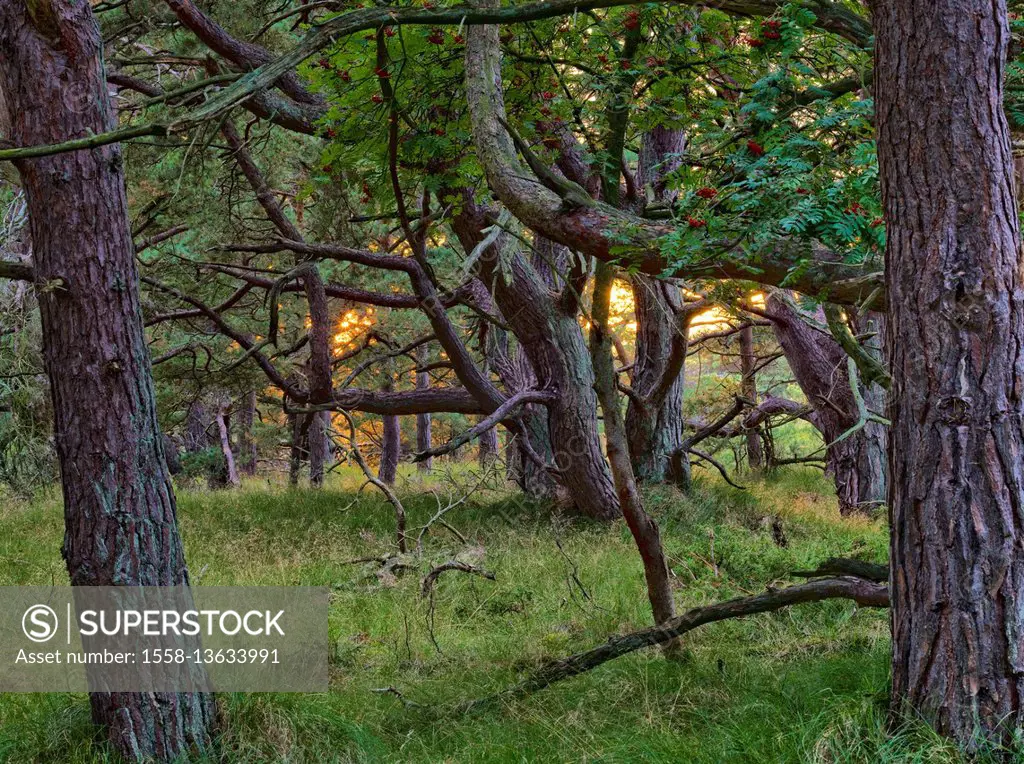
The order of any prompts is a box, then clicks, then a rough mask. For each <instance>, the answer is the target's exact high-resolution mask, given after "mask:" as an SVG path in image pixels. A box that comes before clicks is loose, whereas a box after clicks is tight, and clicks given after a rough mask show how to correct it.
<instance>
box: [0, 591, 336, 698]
mask: <svg viewBox="0 0 1024 764" xmlns="http://www.w3.org/2000/svg"><path fill="white" fill-rule="evenodd" d="M328 596H329V594H328V590H327V588H326V587H305V586H272V587H257V586H230V587H229V586H194V587H181V586H169V587H155V586H153V587H148V586H144V587H126V586H77V587H70V586H63V587H61V586H55V587H41V586H6V587H0V692H85V691H89V692H219V691H223V692H325V691H326V690H327V679H328V677H327V640H328V637H327V604H328Z"/></svg>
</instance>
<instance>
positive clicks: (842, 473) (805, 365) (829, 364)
mask: <svg viewBox="0 0 1024 764" xmlns="http://www.w3.org/2000/svg"><path fill="white" fill-rule="evenodd" d="M766 310H767V312H768V313H769V314H770V315H771V317H772V326H773V328H774V330H775V336H776V338H777V339H778V341H779V344H780V345H781V346H782V351H783V352H784V353H785V355H786V361H787V362H788V363H789V367H790V369H792V371H793V376H794V377H795V378H796V381H797V384H798V385H800V389H801V390H803V393H804V395H805V396H806V397H807V402H808V403H809V404H810V405H811V406H812V407H813V408H814V410H815V413H816V417H815V420H814V421H815V424H816V425H817V427H818V430H820V432H821V435H822V438H823V439H824V440H825V444H826V445H827V446H828V448H827V449H826V451H825V463H826V468H827V470H828V473H829V474H830V475H831V476H832V478H833V480H834V481H835V484H836V495H837V497H838V498H839V511H840V512H841V513H842V514H843V515H849V514H855V513H870V512H871V511H872V510H874V509H877V508H878V507H879V506H880V505H881V504H883V503H884V502H885V473H884V471H882V470H880V469H879V468H880V467H881V463H880V461H879V459H878V452H877V449H878V440H877V432H875V431H873V430H869V429H867V428H864V429H862V430H860V431H859V432H857V433H855V434H853V435H851V436H849V437H847V438H845V439H844V440H842V441H840V442H836V441H839V438H840V436H842V435H843V434H845V433H846V432H848V431H849V430H850V429H851V428H853V426H854V425H855V424H857V422H858V420H859V418H860V416H859V412H858V411H857V404H856V401H855V399H854V397H853V389H852V388H851V387H850V378H849V374H848V372H847V356H846V353H845V352H844V351H843V349H842V348H841V347H839V344H838V343H837V342H836V341H835V340H834V339H832V336H831V335H830V334H828V332H827V331H824V330H819V329H816V328H814V327H812V326H810V325H809V324H808V323H807V322H805V321H804V320H802V319H801V317H800V314H799V313H798V311H797V310H796V309H795V308H794V307H793V306H792V305H790V303H789V301H788V300H786V299H785V298H784V297H783V296H781V295H780V294H779V293H775V292H773V293H772V294H770V295H769V297H768V301H767V304H766Z"/></svg>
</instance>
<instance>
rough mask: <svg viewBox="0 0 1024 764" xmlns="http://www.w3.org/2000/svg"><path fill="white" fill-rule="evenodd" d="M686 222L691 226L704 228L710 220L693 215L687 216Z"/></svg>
mask: <svg viewBox="0 0 1024 764" xmlns="http://www.w3.org/2000/svg"><path fill="white" fill-rule="evenodd" d="M686 222H687V223H688V224H689V226H690V228H704V227H705V226H707V224H708V221H706V220H702V219H701V218H693V217H690V218H687V219H686Z"/></svg>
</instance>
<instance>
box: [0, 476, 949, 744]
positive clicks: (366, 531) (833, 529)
mask: <svg viewBox="0 0 1024 764" xmlns="http://www.w3.org/2000/svg"><path fill="white" fill-rule="evenodd" d="M400 482H401V483H402V491H401V494H402V496H403V498H404V500H405V503H406V506H407V509H408V511H409V513H410V526H411V527H413V528H415V527H416V526H417V525H422V524H423V523H424V522H426V520H427V519H429V518H430V517H431V516H432V515H433V514H434V512H435V511H436V510H437V507H438V504H437V499H436V498H435V496H434V495H433V494H432V493H430V492H428V491H426V490H425V489H428V488H429V489H432V490H433V491H435V492H436V493H437V494H438V495H439V496H440V500H441V502H442V506H443V505H444V504H446V503H447V501H448V498H447V497H448V494H449V492H450V493H451V495H452V497H453V498H456V499H457V498H459V497H460V496H461V493H460V492H459V490H458V489H457V488H456V487H453V483H452V482H451V481H445V480H444V479H442V478H432V479H431V481H429V482H426V483H422V482H421V481H420V480H419V478H417V477H416V476H415V475H414V474H413V473H412V472H407V473H405V476H404V477H403V478H402V479H401V481H400ZM455 483H461V484H463V485H466V484H469V485H471V484H473V483H474V479H473V477H472V476H470V475H466V474H462V475H460V476H459V480H457V481H455ZM357 486H358V482H356V477H355V475H354V474H352V473H344V472H343V473H342V474H335V475H333V476H332V482H331V484H330V487H329V489H327V490H324V491H321V492H313V491H308V490H303V491H288V490H284V489H281V488H279V487H275V486H271V485H269V484H266V483H260V482H258V481H257V482H253V483H251V484H249V485H248V486H247V487H246V488H245V489H243V490H241V491H235V492H228V491H221V492H206V491H199V490H182V491H181V493H180V519H181V525H182V529H183V533H184V536H185V542H186V548H187V553H188V557H189V564H190V568H191V570H192V571H193V578H194V579H195V580H197V581H198V583H200V584H203V585H243V584H263V585H327V586H330V587H331V588H332V590H333V597H332V604H331V611H330V630H331V640H332V655H331V689H330V693H328V694H313V695H286V694H281V695H271V694H257V695H243V694H234V695H224V696H223V697H222V711H223V716H224V720H225V724H224V728H225V730H226V733H225V737H224V739H223V741H222V750H223V754H222V759H220V760H221V761H225V762H320V763H323V762H518V761H552V762H561V761H564V762H582V761H587V762H746V761H750V762H782V761H813V762H846V761H849V762H881V761H893V762H895V761H901V762H902V761H907V762H911V761H922V762H923V761H930V762H931V761H956V760H957V758H956V755H955V753H954V752H952V751H951V750H950V749H949V748H947V747H946V746H945V745H944V744H943V743H942V742H941V741H938V740H935V739H934V738H932V737H929V736H928V734H927V733H925V732H918V731H910V732H905V733H900V734H897V735H895V736H892V735H886V732H885V704H886V699H887V681H888V679H887V669H888V650H889V642H888V635H887V624H888V619H887V614H886V613H885V612H884V611H872V610H858V609H856V608H855V607H854V606H853V605H852V604H851V603H846V602H826V603H822V604H815V605H805V606H801V607H797V608H794V609H791V610H788V611H782V612H779V613H775V614H766V615H762V616H758V617H755V618H751V619H747V620H744V621H727V622H724V623H719V624H712V625H710V626H708V627H704V628H702V629H700V630H698V631H696V632H693V633H692V634H690V635H687V636H686V637H685V647H686V650H685V655H684V657H683V659H682V660H680V661H675V662H667V661H666V660H665V659H663V658H662V657H661V655H660V654H659V653H658V652H657V651H655V650H651V651H646V652H643V653H639V654H632V655H630V656H627V657H625V658H622V659H619V660H618V661H615V662H612V663H610V664H606V665H605V666H603V667H601V668H599V669H597V670H595V671H593V672H591V673H589V674H587V675H584V676H582V677H579V678H576V679H572V680H568V681H566V682H563V683H561V684H559V685H557V686H554V687H551V688H549V689H547V690H545V691H542V692H539V693H537V694H535V695H533V696H531V697H528V698H525V699H522V700H519V701H515V702H513V703H510V704H505V705H501V706H499V707H491V708H488V709H487V710H483V711H478V712H474V713H471V714H451V713H449V712H448V709H449V708H450V707H451V706H453V705H455V704H457V703H458V702H460V701H464V700H467V699H472V698H479V697H483V696H486V695H488V694H490V693H493V692H495V691H498V690H500V689H503V688H505V687H507V686H509V685H510V684H512V683H513V682H515V681H516V679H517V677H520V676H522V674H523V672H525V671H529V670H530V669H531V667H536V666H537V665H538V664H540V663H541V662H543V661H545V660H546V659H551V658H556V657H559V656H562V655H565V654H567V653H571V652H576V651H579V650H582V649H585V648H587V647H590V646H593V645H595V644H598V643H600V642H602V641H604V640H605V639H606V638H607V637H608V635H610V634H613V633H617V632H625V631H629V630H632V629H635V628H639V627H642V626H645V625H647V624H648V621H649V611H648V605H647V601H646V598H645V596H644V588H643V577H642V573H641V568H640V564H639V560H638V557H637V554H636V552H635V549H634V548H633V545H632V541H631V539H630V536H629V534H628V532H627V530H626V528H625V526H624V525H623V524H621V523H620V524H617V525H614V526H611V527H606V526H598V525H594V524H590V523H587V522H582V521H580V520H573V521H568V520H565V519H564V518H559V517H558V516H557V515H552V512H551V510H550V508H547V507H537V506H528V505H524V504H522V503H521V502H520V501H518V500H516V499H513V498H512V497H510V496H509V495H508V494H504V493H502V492H500V491H497V490H486V489H482V490H479V491H477V492H475V493H474V494H473V495H472V496H471V497H470V498H469V500H468V501H466V502H465V504H462V505H460V506H458V507H457V508H455V509H453V510H452V511H451V512H450V513H449V514H448V515H447V516H446V518H447V519H448V520H450V522H451V524H452V525H453V526H454V527H456V528H457V529H458V530H459V531H460V532H461V533H462V534H464V535H465V536H466V538H467V539H468V540H469V543H468V545H463V544H462V543H461V542H459V541H458V540H457V539H456V538H455V537H454V536H453V535H452V534H450V533H449V532H447V531H445V530H444V529H443V528H441V527H439V526H436V525H435V526H434V528H433V529H432V531H431V533H430V534H429V535H428V536H427V539H426V542H425V548H424V554H423V559H422V561H421V563H420V564H421V569H420V570H419V571H418V572H417V571H410V572H406V573H405V574H403V575H398V576H397V577H396V576H392V575H384V576H380V575H376V573H377V572H378V568H379V566H376V565H374V564H353V563H351V562H350V561H351V560H352V559H353V558H360V557H368V556H373V555H380V554H383V553H385V552H386V551H388V549H389V545H390V541H391V538H392V535H391V534H392V528H393V518H392V514H391V509H390V506H389V505H387V504H386V503H384V502H383V501H382V500H381V499H380V498H379V497H378V496H377V495H376V494H374V493H372V492H371V491H369V490H368V491H367V492H364V493H363V494H361V495H357V494H356V492H355V489H356V487H357ZM647 499H648V506H649V509H650V510H651V511H652V512H653V513H654V514H656V515H657V516H658V518H659V520H660V522H661V523H662V526H663V528H664V529H665V532H664V539H665V543H666V547H667V550H668V553H669V555H670V558H671V563H672V567H673V570H674V572H675V575H676V581H677V583H678V592H677V602H678V604H679V606H680V608H687V607H692V606H699V605H703V604H707V603H711V602H714V601H718V600H723V599H727V598H730V597H735V596H742V595H744V594H749V593H755V592H758V591H761V590H763V589H764V588H765V586H766V585H768V584H771V583H775V584H784V583H786V582H787V581H789V580H790V579H789V577H788V573H789V572H790V571H792V570H798V569H809V568H811V567H813V566H814V565H815V564H816V563H818V562H820V561H822V560H824V559H825V558H827V557H829V556H839V555H841V556H856V557H861V558H864V559H869V560H873V561H883V560H884V559H885V558H886V546H887V542H886V532H885V527H884V523H883V522H882V521H878V522H869V521H866V520H841V519H840V518H839V517H838V514H837V511H836V508H835V503H834V499H833V498H832V496H831V489H830V487H829V485H828V484H827V483H826V482H825V481H824V479H822V478H821V477H820V476H818V475H817V474H816V473H814V472H812V471H811V470H801V471H799V472H792V473H788V474H783V475H780V476H776V477H774V478H769V479H766V480H764V481H757V482H753V483H751V484H750V490H749V491H746V492H740V491H736V490H734V489H732V488H728V487H726V486H725V484H724V483H720V482H718V481H717V480H715V481H711V480H708V481H706V482H704V483H702V484H700V485H699V487H698V489H697V491H696V493H695V495H694V496H692V497H684V496H682V495H681V494H679V493H678V492H677V491H675V490H674V489H659V490H656V491H651V492H649V493H648V494H647ZM61 537H62V517H61V509H60V502H59V499H57V498H49V499H47V498H45V497H44V498H42V499H39V500H36V501H34V502H31V503H19V502H16V501H12V500H4V501H3V508H2V510H0V584H2V585H20V584H50V583H51V582H56V583H64V582H65V581H66V577H65V574H64V569H63V562H62V560H61V559H60V553H59V547H60V543H61ZM459 553H461V554H462V555H463V556H467V555H468V558H471V559H472V561H473V562H475V563H476V564H479V565H481V566H483V567H485V568H487V569H488V570H491V571H493V572H494V573H495V574H496V577H497V580H496V581H494V582H492V581H488V580H485V579H482V578H477V577H473V576H467V575H463V574H460V573H448V574H446V575H445V576H442V577H441V579H440V580H439V582H438V585H437V589H436V597H435V613H434V619H433V620H434V626H433V637H434V640H436V645H437V646H435V644H434V642H433V641H432V639H431V634H430V630H429V627H428V614H429V605H428V603H427V601H425V600H423V599H421V598H420V595H419V590H420V581H421V578H422V576H423V575H424V573H425V572H426V571H427V570H429V568H430V567H431V566H432V565H434V564H438V563H440V562H443V561H445V560H448V559H451V558H452V556H454V555H455V554H459ZM391 686H393V687H396V688H398V689H399V690H400V691H401V693H402V694H403V695H404V698H405V700H406V701H411V703H403V700H402V699H401V698H399V697H397V696H395V695H394V694H387V693H380V692H375V691H374V690H376V689H379V688H384V687H391ZM413 703H414V704H416V705H413ZM93 734H94V733H93V730H92V727H91V725H90V722H89V707H88V701H87V699H86V697H85V696H84V695H60V694H49V695H14V694H10V695H2V696H0V761H3V762H37V761H38V762H58V761H59V762H68V763H69V764H71V763H75V762H92V761H104V760H106V757H105V755H104V754H103V753H102V749H97V748H96V747H94V746H93V745H92V744H91V742H90V740H91V738H92V736H93ZM97 750H99V751H100V753H97Z"/></svg>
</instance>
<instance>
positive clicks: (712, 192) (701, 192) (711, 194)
mask: <svg viewBox="0 0 1024 764" xmlns="http://www.w3.org/2000/svg"><path fill="white" fill-rule="evenodd" d="M697 196H699V197H700V198H701V199H709V200H710V199H714V198H715V197H716V196H718V189H715V188H710V187H708V186H705V187H704V188H699V189H697Z"/></svg>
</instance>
